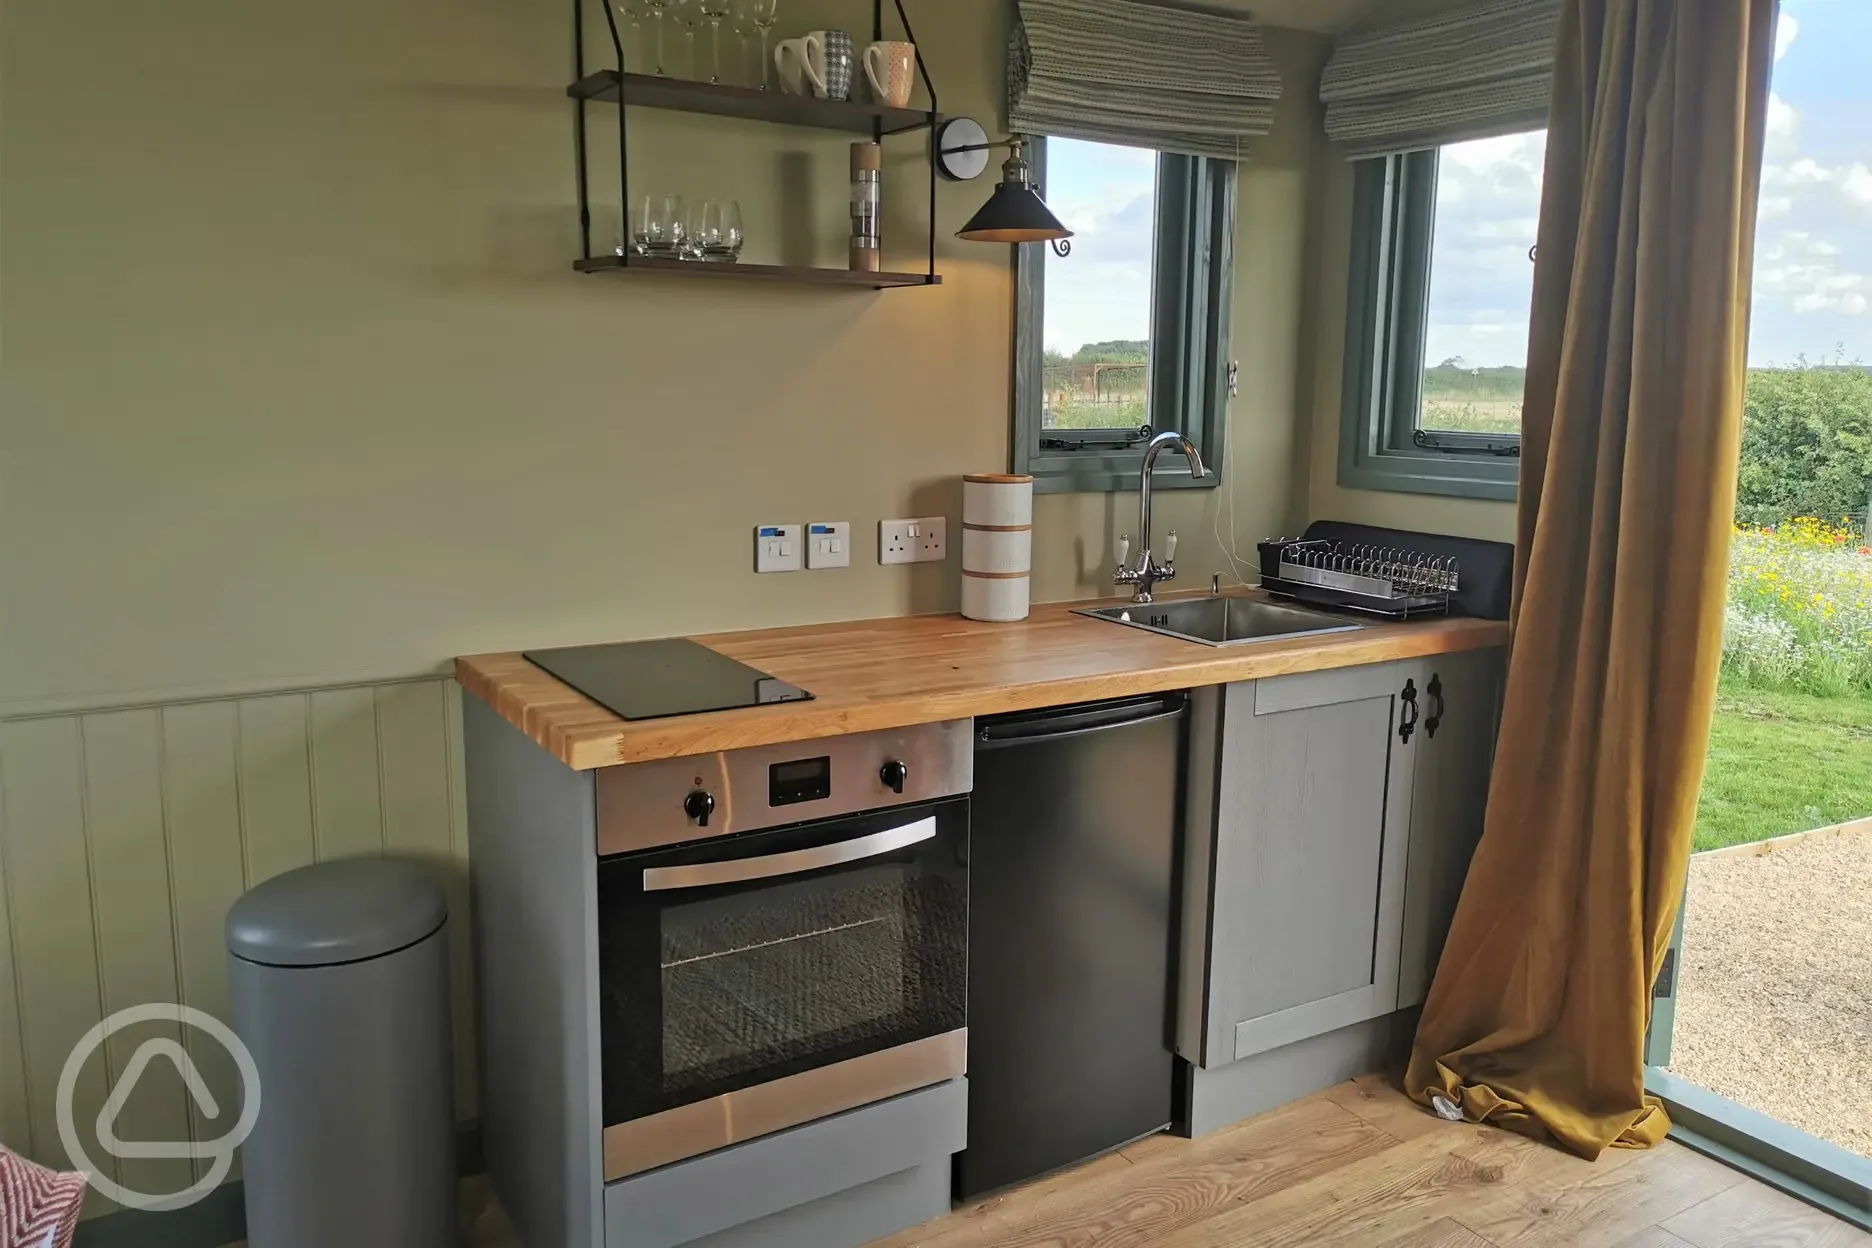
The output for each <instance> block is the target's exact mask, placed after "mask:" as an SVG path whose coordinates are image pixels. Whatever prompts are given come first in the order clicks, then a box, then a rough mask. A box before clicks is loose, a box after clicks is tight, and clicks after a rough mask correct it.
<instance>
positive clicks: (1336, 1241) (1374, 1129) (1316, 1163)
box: [235, 1076, 1872, 1248]
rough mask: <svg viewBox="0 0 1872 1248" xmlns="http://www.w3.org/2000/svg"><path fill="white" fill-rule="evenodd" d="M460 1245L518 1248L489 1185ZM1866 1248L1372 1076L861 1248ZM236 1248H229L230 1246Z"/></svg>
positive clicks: (1641, 1155)
mask: <svg viewBox="0 0 1872 1248" xmlns="http://www.w3.org/2000/svg"><path fill="white" fill-rule="evenodd" d="M463 1203H464V1212H465V1218H464V1228H465V1229H464V1238H463V1244H464V1245H472V1248H518V1245H517V1243H516V1241H514V1239H513V1238H512V1236H511V1234H509V1233H507V1232H506V1231H505V1229H504V1224H503V1220H502V1219H501V1217H500V1213H499V1210H498V1208H496V1207H495V1206H494V1204H493V1200H492V1198H491V1196H489V1195H488V1194H487V1185H486V1182H485V1180H481V1179H474V1180H470V1181H469V1182H468V1183H466V1184H464V1186H463ZM1299 1245H1305V1246H1306V1248H1560V1246H1561V1245H1564V1246H1565V1248H1872V1236H1869V1235H1866V1234H1864V1233H1863V1232H1861V1231H1859V1230H1857V1229H1855V1228H1853V1227H1851V1226H1848V1225H1847V1224H1846V1223H1844V1222H1841V1221H1839V1220H1837V1219H1835V1218H1833V1217H1830V1216H1829V1215H1827V1214H1825V1213H1823V1212H1821V1211H1819V1210H1817V1209H1813V1208H1810V1207H1808V1206H1807V1205H1803V1204H1801V1203H1800V1202H1798V1201H1796V1200H1793V1199H1792V1198H1790V1197H1787V1196H1784V1195H1782V1194H1781V1193H1780V1192H1777V1191H1775V1190H1773V1189H1772V1188H1770V1187H1767V1186H1766V1185H1764V1184H1762V1183H1760V1182H1758V1181H1756V1180H1755V1179H1752V1178H1750V1177H1748V1176H1747V1175H1745V1174H1743V1173H1742V1172H1740V1171H1738V1170H1731V1169H1729V1168H1728V1167H1726V1166H1724V1165H1722V1164H1721V1163H1719V1162H1716V1161H1712V1160H1710V1159H1709V1158H1707V1157H1704V1156H1702V1155H1700V1154H1698V1153H1694V1152H1692V1151H1690V1150H1689V1149H1687V1148H1683V1147H1681V1146H1679V1145H1676V1144H1672V1143H1670V1142H1668V1141H1666V1142H1665V1143H1664V1144H1662V1145H1660V1146H1659V1147H1657V1148H1655V1149H1651V1150H1649V1151H1642V1152H1640V1151H1630V1150H1623V1149H1621V1150H1614V1151H1611V1152H1608V1153H1607V1154H1606V1155H1605V1156H1604V1157H1602V1158H1601V1159H1600V1160H1598V1161H1596V1162H1588V1161H1582V1160H1580V1159H1579V1158H1577V1157H1574V1156H1572V1155H1570V1154H1568V1153H1564V1152H1562V1151H1560V1150H1558V1149H1555V1148H1551V1147H1548V1146H1546V1145H1542V1144H1536V1143H1534V1142H1533V1141H1531V1140H1527V1139H1523V1138H1522V1137H1520V1136H1518V1135H1514V1134H1511V1133H1509V1132H1505V1131H1500V1130H1496V1129H1494V1128H1492V1127H1483V1126H1476V1125H1474V1124H1472V1123H1450V1122H1444V1121H1442V1120H1441V1119H1439V1118H1437V1117H1435V1116H1433V1115H1431V1114H1428V1113H1425V1112H1424V1111H1423V1110H1422V1109H1420V1108H1419V1107H1418V1106H1417V1105H1415V1104H1414V1103H1412V1102H1411V1101H1410V1100H1408V1099H1407V1098H1406V1097H1405V1096H1404V1095H1403V1094H1402V1093H1401V1092H1398V1091H1397V1090H1396V1089H1394V1088H1392V1087H1391V1086H1390V1085H1388V1084H1387V1083H1386V1082H1385V1081H1384V1080H1382V1079H1380V1078H1378V1077H1376V1076H1374V1077H1371V1078H1365V1079H1355V1080H1353V1081H1352V1082H1350V1083H1343V1084H1340V1085H1339V1086H1337V1087H1334V1088H1328V1089H1327V1090H1326V1091H1324V1092H1321V1093H1317V1094H1315V1095H1313V1096H1309V1097H1306V1098H1304V1099H1302V1100H1298V1101H1295V1102H1293V1103H1292V1104H1290V1105H1285V1106H1282V1107H1281V1108H1279V1109H1276V1110H1272V1111H1270V1112H1268V1113H1265V1114H1262V1115H1259V1116H1258V1117H1255V1118H1251V1119H1249V1120H1247V1121H1246V1122H1243V1123H1239V1124H1237V1125H1236V1126H1233V1127H1230V1128H1227V1129H1226V1130H1222V1131H1217V1132H1214V1133H1212V1134H1210V1135H1208V1136H1205V1137H1204V1138H1202V1139H1200V1140H1182V1139H1176V1138H1174V1137H1171V1136H1153V1137H1151V1138H1149V1139H1145V1140H1139V1141H1138V1142H1136V1143H1134V1144H1131V1145H1128V1146H1127V1147H1125V1148H1124V1149H1122V1150H1119V1151H1118V1152H1114V1153H1109V1154H1107V1155H1105V1156H1103V1157H1099V1158H1097V1159H1095V1160H1092V1161H1090V1162H1086V1163H1084V1164H1082V1165H1079V1166H1076V1167H1073V1168H1071V1169H1068V1170H1064V1171H1061V1172H1059V1173H1057V1174H1053V1175H1048V1176H1046V1177H1044V1178H1041V1179H1038V1180H1035V1181H1034V1182H1032V1183H1028V1184H1025V1185H1023V1186H1021V1187H1017V1188H1010V1189H1008V1190H1006V1191H1003V1192H998V1193H995V1194H993V1195H990V1196H987V1197H984V1198H983V1199H981V1200H977V1201H974V1202H972V1203H970V1204H967V1205H964V1206H961V1207H959V1208H957V1209H955V1210H953V1211H952V1212H950V1213H948V1214H947V1215H945V1216H943V1217H941V1218H938V1219H936V1220H935V1221H933V1222H927V1223H925V1224H924V1225H922V1226H918V1227H913V1228H911V1229H910V1230H908V1231H904V1232H902V1233H901V1234H898V1235H894V1236H891V1237H890V1238H888V1239H884V1240H879V1241H878V1242H877V1243H876V1244H875V1245H872V1248H1146V1246H1149V1248H1297V1246H1299ZM235 1248H239V1246H238V1245H236V1246H235Z"/></svg>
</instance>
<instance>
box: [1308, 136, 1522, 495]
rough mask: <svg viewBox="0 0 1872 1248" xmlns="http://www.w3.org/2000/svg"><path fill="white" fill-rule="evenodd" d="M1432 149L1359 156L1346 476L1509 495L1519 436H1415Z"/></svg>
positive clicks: (1432, 196)
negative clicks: (1379, 155) (1376, 155)
mask: <svg viewBox="0 0 1872 1248" xmlns="http://www.w3.org/2000/svg"><path fill="white" fill-rule="evenodd" d="M1440 160H1441V152H1440V151H1439V150H1438V149H1436V148H1429V149H1425V150H1422V151H1414V152H1402V153H1398V154H1396V155H1392V156H1383V157H1374V158H1370V159H1365V160H1358V161H1354V162H1353V169H1354V174H1353V178H1354V181H1353V190H1352V253H1351V265H1350V273H1349V275H1348V281H1347V292H1346V337H1345V363H1344V375H1343V383H1342V385H1343V392H1342V395H1341V408H1342V411H1341V418H1340V429H1339V484H1340V485H1342V486H1345V487H1347V488H1350V489H1361V490H1392V491H1399V492H1403V493H1411V494H1442V495H1447V496H1450V497H1453V498H1480V499H1492V500H1498V501H1503V502H1513V501H1515V500H1516V499H1517V498H1518V497H1519V495H1520V472H1521V457H1520V456H1521V435H1519V434H1484V433H1458V432H1430V433H1425V434H1421V435H1420V434H1419V433H1418V429H1417V420H1418V417H1419V414H1420V411H1421V406H1422V397H1423V367H1424V338H1425V335H1426V332H1427V320H1428V316H1429V304H1430V259H1431V250H1432V244H1433V242H1434V240H1435V235H1436V190H1437V170H1438V165H1439V163H1440Z"/></svg>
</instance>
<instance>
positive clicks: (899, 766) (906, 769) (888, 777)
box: [878, 758, 910, 794]
mask: <svg viewBox="0 0 1872 1248" xmlns="http://www.w3.org/2000/svg"><path fill="white" fill-rule="evenodd" d="M909 778H910V765H909V764H908V763H906V762H904V761H903V760H902V759H898V758H893V759H891V760H890V761H889V762H888V763H885V764H884V765H883V766H882V767H880V768H878V779H880V780H882V781H883V782H884V785H885V787H886V788H888V789H890V791H891V792H893V793H899V794H900V793H902V792H903V791H904V782H905V781H906V780H908V779H909Z"/></svg>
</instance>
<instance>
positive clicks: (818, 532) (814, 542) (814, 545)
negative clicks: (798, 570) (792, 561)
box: [806, 520, 851, 568]
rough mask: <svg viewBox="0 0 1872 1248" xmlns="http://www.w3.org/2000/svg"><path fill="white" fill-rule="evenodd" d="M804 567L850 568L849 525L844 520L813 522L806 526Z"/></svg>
mask: <svg viewBox="0 0 1872 1248" xmlns="http://www.w3.org/2000/svg"><path fill="white" fill-rule="evenodd" d="M806 566H807V567H809V568H849V567H851V524H850V523H849V522H847V521H844V520H815V521H813V522H812V523H811V524H809V525H807V526H806Z"/></svg>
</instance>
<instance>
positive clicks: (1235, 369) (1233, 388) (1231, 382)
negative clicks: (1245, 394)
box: [1228, 360, 1241, 399]
mask: <svg viewBox="0 0 1872 1248" xmlns="http://www.w3.org/2000/svg"><path fill="white" fill-rule="evenodd" d="M1240 383H1241V361H1240V360H1230V361H1229V362H1228V396H1229V398H1231V399H1232V398H1234V397H1235V396H1237V395H1239V394H1240V393H1241V384H1240Z"/></svg>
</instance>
